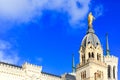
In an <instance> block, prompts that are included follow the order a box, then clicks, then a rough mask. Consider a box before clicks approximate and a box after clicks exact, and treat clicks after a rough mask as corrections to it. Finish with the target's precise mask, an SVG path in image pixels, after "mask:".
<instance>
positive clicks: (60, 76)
mask: <svg viewBox="0 0 120 80" xmlns="http://www.w3.org/2000/svg"><path fill="white" fill-rule="evenodd" d="M41 73H42V74H47V75H50V76H55V77H58V78H61V76H59V75H55V74H51V73H47V72H41Z"/></svg>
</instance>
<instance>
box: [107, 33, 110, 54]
mask: <svg viewBox="0 0 120 80" xmlns="http://www.w3.org/2000/svg"><path fill="white" fill-rule="evenodd" d="M106 54H107V56H109V55H110V50H109V43H108V34H107V33H106Z"/></svg>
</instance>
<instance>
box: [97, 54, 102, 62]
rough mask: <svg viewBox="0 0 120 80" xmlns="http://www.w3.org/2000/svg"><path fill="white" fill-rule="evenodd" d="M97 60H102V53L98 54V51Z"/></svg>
mask: <svg viewBox="0 0 120 80" xmlns="http://www.w3.org/2000/svg"><path fill="white" fill-rule="evenodd" d="M97 60H98V61H101V54H98V53H97Z"/></svg>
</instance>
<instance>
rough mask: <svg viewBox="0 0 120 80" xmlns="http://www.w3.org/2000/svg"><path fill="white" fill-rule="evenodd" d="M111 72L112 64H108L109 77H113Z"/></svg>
mask: <svg viewBox="0 0 120 80" xmlns="http://www.w3.org/2000/svg"><path fill="white" fill-rule="evenodd" d="M110 73H111V66H110V65H108V78H111V75H110Z"/></svg>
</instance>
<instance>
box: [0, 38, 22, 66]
mask: <svg viewBox="0 0 120 80" xmlns="http://www.w3.org/2000/svg"><path fill="white" fill-rule="evenodd" d="M19 59H20V58H19V57H18V56H17V53H16V51H15V50H14V49H12V45H11V44H10V43H9V42H7V41H4V40H0V61H2V62H7V63H12V64H17V63H18V62H19Z"/></svg>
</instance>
